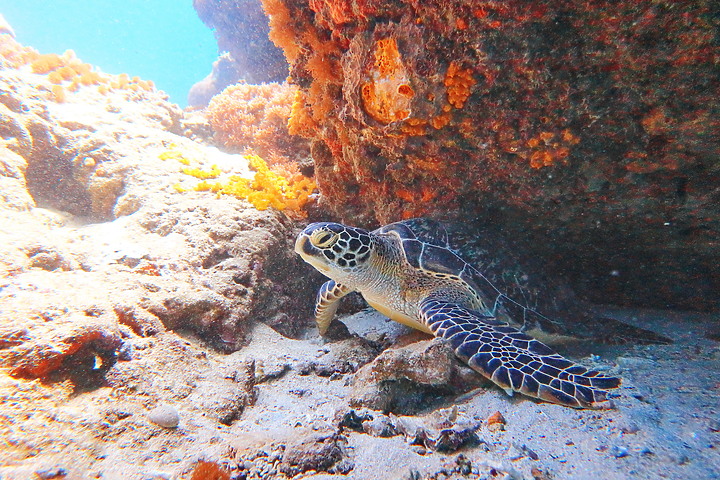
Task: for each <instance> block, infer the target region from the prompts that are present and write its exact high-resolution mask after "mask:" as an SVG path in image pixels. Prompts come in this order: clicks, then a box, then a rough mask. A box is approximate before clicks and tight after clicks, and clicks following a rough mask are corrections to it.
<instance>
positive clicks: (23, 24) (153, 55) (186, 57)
mask: <svg viewBox="0 0 720 480" xmlns="http://www.w3.org/2000/svg"><path fill="white" fill-rule="evenodd" d="M0 13H1V14H2V15H4V16H5V19H6V20H7V21H8V22H9V23H10V25H12V27H13V29H14V30H15V36H16V38H17V40H18V41H19V42H20V43H22V44H24V45H28V46H31V47H34V48H35V49H37V50H38V51H39V52H40V53H63V52H64V51H65V50H68V49H72V50H74V51H75V53H76V54H77V56H78V57H79V58H80V59H81V60H82V61H84V62H87V63H90V64H93V65H95V66H97V67H99V68H100V69H101V70H102V71H104V72H106V73H112V74H119V73H127V74H129V75H130V76H134V75H137V76H139V77H141V78H142V79H145V80H152V81H153V82H155V86H156V87H157V88H158V89H160V90H164V91H165V92H166V93H167V94H169V95H170V99H171V100H172V101H173V102H175V103H178V104H180V105H181V106H185V105H186V103H187V93H188V90H189V89H190V87H191V86H192V84H193V83H195V82H197V81H198V80H201V79H203V78H204V77H205V76H206V75H207V74H208V73H210V70H211V68H212V62H213V61H214V60H215V58H216V57H217V43H216V42H215V38H214V36H213V33H212V31H211V30H210V29H209V28H207V27H206V26H205V25H204V24H203V23H202V22H201V21H200V19H199V18H198V16H197V14H196V13H195V10H194V9H193V6H192V0H122V1H118V0H0Z"/></svg>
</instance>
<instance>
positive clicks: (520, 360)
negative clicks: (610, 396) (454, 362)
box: [420, 297, 620, 408]
mask: <svg viewBox="0 0 720 480" xmlns="http://www.w3.org/2000/svg"><path fill="white" fill-rule="evenodd" d="M420 317H421V318H422V319H423V321H424V322H425V323H426V325H427V326H428V327H429V328H430V330H431V331H432V332H433V333H434V334H435V335H436V336H438V337H442V338H444V339H446V340H448V341H449V342H450V345H451V347H452V348H453V350H454V351H455V354H456V355H457V356H458V357H459V358H460V359H462V360H463V361H465V362H467V364H468V365H470V367H472V368H473V369H474V370H476V371H477V372H479V373H481V374H482V375H483V376H485V377H487V378H488V379H490V380H492V381H493V382H494V383H496V384H497V385H499V386H501V387H502V388H504V389H506V390H512V391H516V392H520V393H523V394H525V395H528V396H531V397H536V398H539V399H541V400H545V401H547V402H552V403H557V404H560V405H565V406H569V407H575V408H588V407H590V408H592V407H597V406H598V404H600V403H601V402H603V401H605V400H606V399H607V390H609V389H612V388H617V387H618V386H619V385H620V379H619V378H615V377H608V376H605V375H602V374H601V373H599V372H597V371H594V370H588V369H587V368H585V367H583V366H580V365H578V364H576V363H574V362H572V361H570V360H568V359H566V358H564V357H562V356H561V355H559V354H557V353H555V352H554V351H553V350H552V349H551V348H550V347H548V346H547V345H545V344H543V343H541V342H539V341H538V340H535V339H534V338H532V337H529V336H528V335H525V334H524V333H522V332H520V331H519V330H517V329H515V328H513V327H511V326H509V325H507V324H505V323H502V322H499V321H497V320H496V319H494V318H492V317H485V316H483V315H481V314H479V313H477V312H474V311H472V310H469V309H467V308H464V307H461V306H459V305H457V304H453V303H449V302H445V301H443V300H441V299H436V298H432V297H431V298H428V299H426V300H425V301H424V302H422V304H421V308H420Z"/></svg>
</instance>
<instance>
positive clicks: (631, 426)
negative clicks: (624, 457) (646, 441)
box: [620, 422, 640, 433]
mask: <svg viewBox="0 0 720 480" xmlns="http://www.w3.org/2000/svg"><path fill="white" fill-rule="evenodd" d="M620 431H621V432H623V433H637V432H639V431H640V427H639V426H638V424H637V423H635V422H627V423H625V424H622V425H620Z"/></svg>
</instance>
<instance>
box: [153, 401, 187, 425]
mask: <svg viewBox="0 0 720 480" xmlns="http://www.w3.org/2000/svg"><path fill="white" fill-rule="evenodd" d="M148 419H149V420H150V421H151V422H153V423H154V424H156V425H160V426H161V427H163V428H175V427H177V426H178V424H179V423H180V414H178V411H177V410H176V409H175V407H172V406H170V405H165V404H162V405H158V406H157V407H155V408H153V409H152V410H150V412H149V413H148Z"/></svg>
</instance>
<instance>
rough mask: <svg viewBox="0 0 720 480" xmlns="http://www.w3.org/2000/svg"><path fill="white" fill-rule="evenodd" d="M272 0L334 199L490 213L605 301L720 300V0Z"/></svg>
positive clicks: (269, 7) (392, 211) (698, 303)
mask: <svg viewBox="0 0 720 480" xmlns="http://www.w3.org/2000/svg"><path fill="white" fill-rule="evenodd" d="M263 5H264V8H265V11H266V13H267V14H268V15H269V16H270V29H271V30H270V37H271V39H272V40H273V41H274V42H275V43H276V44H277V45H278V46H280V47H281V48H283V50H284V52H285V56H286V58H287V59H288V61H289V63H290V65H291V68H290V75H291V79H292V81H293V82H294V83H296V84H297V85H298V86H299V87H300V88H301V97H300V98H299V99H298V102H297V106H298V108H297V109H295V111H294V116H295V118H297V119H299V118H302V119H303V120H304V122H305V124H306V125H307V127H308V128H306V129H305V130H304V133H305V135H306V136H308V137H309V138H310V139H311V140H312V153H313V157H314V160H315V165H316V169H315V171H316V179H317V183H318V186H319V188H320V191H321V193H322V195H323V197H324V202H325V204H326V205H327V206H328V207H330V208H332V209H333V210H334V211H335V212H336V213H337V215H338V216H339V217H341V218H343V219H345V220H347V221H348V222H349V223H360V224H362V225H363V226H371V225H372V226H375V225H377V224H378V223H380V224H383V223H388V222H390V221H395V220H399V219H401V218H408V217H414V216H437V217H442V218H455V219H458V220H461V221H463V222H466V223H473V224H475V225H476V226H484V225H487V224H492V225H495V226H497V227H498V228H499V229H503V230H504V231H506V232H507V233H508V235H509V236H511V237H513V236H515V237H517V236H520V235H521V236H522V237H523V238H527V239H528V241H527V242H526V244H525V245H523V248H525V249H527V250H528V252H529V254H530V255H539V256H541V257H543V258H546V259H547V262H548V268H549V269H553V271H555V272H564V274H566V275H568V276H569V277H570V278H571V280H572V281H573V282H574V283H575V284H576V288H578V289H579V290H580V293H581V294H582V295H583V296H585V297H586V298H588V299H590V300H592V301H595V302H603V303H618V304H632V305H644V306H653V307H662V308H666V307H674V308H687V309H701V310H702V309H716V308H718V306H719V305H720V294H718V292H720V271H719V270H718V265H720V254H719V253H718V249H717V241H718V238H719V234H720V196H719V193H718V189H717V186H718V185H719V184H720V168H719V166H720V164H719V163H718V158H720V136H718V135H717V132H718V131H720V121H719V120H718V119H720V100H719V99H720V74H719V73H718V69H717V61H718V58H720V48H719V47H718V45H717V42H716V41H715V40H713V39H714V38H715V33H716V32H717V29H718V28H720V25H719V20H718V18H720V7H719V6H718V5H716V4H712V3H708V2H703V1H682V2H656V1H651V0H643V1H639V2H624V3H622V4H617V2H610V1H602V2H593V3H592V4H580V3H577V2H569V1H566V0H551V1H544V2H523V1H518V0H512V1H508V2H469V1H466V0H454V1H450V2H446V1H442V2H440V1H430V2H414V1H409V0H407V1H406V0H398V1H383V2H364V1H361V2H357V1H351V0H341V1H334V0H333V1H325V0H320V1H315V0H263ZM291 121H293V120H292V119H291Z"/></svg>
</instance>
